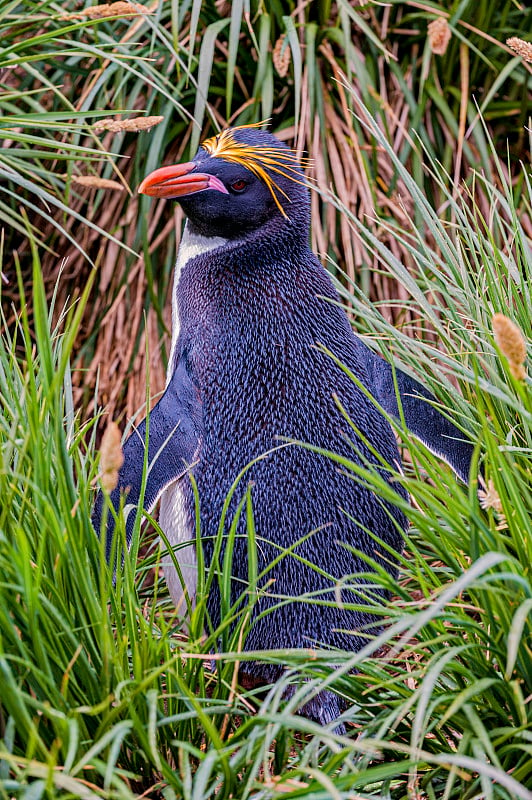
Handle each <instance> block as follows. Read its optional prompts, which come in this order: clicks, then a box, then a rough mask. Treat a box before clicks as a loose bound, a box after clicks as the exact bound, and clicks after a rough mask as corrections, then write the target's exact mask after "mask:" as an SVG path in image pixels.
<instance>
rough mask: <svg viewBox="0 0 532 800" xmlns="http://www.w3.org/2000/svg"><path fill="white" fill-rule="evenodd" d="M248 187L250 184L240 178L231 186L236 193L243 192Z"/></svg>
mask: <svg viewBox="0 0 532 800" xmlns="http://www.w3.org/2000/svg"><path fill="white" fill-rule="evenodd" d="M247 185H248V182H247V181H245V180H243V178H240V179H239V180H237V181H233V183H232V184H231V189H232V190H233V191H234V192H243V191H244V189H245V188H246V186H247Z"/></svg>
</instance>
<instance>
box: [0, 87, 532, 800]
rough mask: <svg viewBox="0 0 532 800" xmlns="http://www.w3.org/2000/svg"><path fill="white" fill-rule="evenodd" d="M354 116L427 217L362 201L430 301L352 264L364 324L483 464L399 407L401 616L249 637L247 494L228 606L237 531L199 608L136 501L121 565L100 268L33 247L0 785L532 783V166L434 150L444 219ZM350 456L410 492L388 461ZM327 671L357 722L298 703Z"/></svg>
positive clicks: (337, 788) (10, 372)
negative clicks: (486, 204)
mask: <svg viewBox="0 0 532 800" xmlns="http://www.w3.org/2000/svg"><path fill="white" fill-rule="evenodd" d="M346 91H347V89H346ZM355 101H356V98H355V99H354V100H353V102H355ZM357 124H359V125H360V126H361V127H363V128H364V130H365V132H366V134H365V135H367V136H368V137H371V138H372V139H373V140H374V143H375V146H377V147H379V148H381V149H382V151H383V153H385V154H386V157H387V158H388V160H389V167H390V169H392V170H393V171H395V172H396V173H397V175H398V176H399V178H400V179H401V180H402V181H403V184H404V186H405V191H407V192H408V195H409V202H411V203H412V204H414V205H416V206H417V207H418V208H419V209H420V211H421V213H422V216H423V218H424V220H425V225H424V227H423V228H420V227H419V226H418V225H417V224H416V222H415V219H414V218H412V219H410V220H408V218H406V221H405V222H404V223H403V225H402V226H401V227H400V226H399V225H397V224H395V223H392V222H390V220H389V219H387V218H384V219H383V218H378V217H376V218H375V219H374V220H373V224H372V226H366V225H364V224H363V222H361V221H360V220H359V219H358V218H357V217H356V216H354V215H352V214H350V213H349V211H347V210H345V209H343V211H342V213H343V214H344V215H345V219H346V221H347V223H348V224H349V225H350V226H351V228H350V229H351V233H352V236H353V237H359V242H363V243H364V246H365V247H366V248H367V249H368V252H369V253H370V256H368V259H369V258H371V259H372V260H374V261H375V263H377V264H378V266H379V270H380V271H381V272H382V273H385V274H386V275H391V276H392V277H393V279H394V281H396V282H397V285H399V286H400V287H401V295H400V299H399V300H397V309H396V310H397V312H398V317H397V318H398V319H399V320H401V314H402V313H403V312H404V311H408V312H409V317H408V319H412V318H413V319H415V320H416V330H417V336H416V337H415V338H410V337H408V336H407V335H406V334H405V332H404V331H403V330H402V328H401V325H398V326H394V325H392V324H391V323H390V322H388V321H386V319H385V318H384V317H383V316H382V315H381V314H380V313H379V309H378V307H377V306H375V305H374V304H371V303H370V302H369V301H368V299H367V297H366V296H365V295H364V294H363V293H362V292H361V291H360V289H359V288H357V286H356V285H355V284H353V285H351V286H350V287H349V289H347V288H346V284H345V283H341V284H340V285H339V288H340V290H341V292H342V300H343V301H344V302H345V303H346V306H347V308H348V311H349V312H350V313H351V314H352V318H353V323H354V325H355V328H356V329H357V331H358V332H359V333H360V334H361V335H363V336H364V337H365V339H366V341H367V342H368V344H370V345H371V346H372V347H374V348H375V349H377V350H379V351H380V352H381V353H384V354H385V355H386V356H387V357H389V358H390V357H393V359H394V360H395V362H396V363H398V364H401V365H402V366H403V368H405V369H407V370H409V371H411V372H412V373H413V374H415V375H416V376H417V377H418V378H420V379H421V380H422V381H423V382H424V383H425V384H426V385H427V387H428V388H429V389H431V390H432V392H433V393H434V394H435V396H436V397H437V401H438V403H439V405H440V408H441V410H442V411H443V413H447V414H449V415H450V416H451V417H452V419H453V420H454V421H455V423H456V424H457V425H458V426H459V428H460V429H462V430H463V432H464V436H467V437H469V438H471V440H472V441H473V442H474V443H475V445H476V455H475V458H474V464H473V468H472V474H471V478H470V484H469V486H463V485H460V484H459V483H457V480H456V478H455V477H454V475H453V474H452V473H451V471H450V469H448V468H447V467H446V466H445V465H444V464H442V462H441V461H440V460H439V459H437V458H436V457H435V456H434V455H433V454H432V453H430V452H429V451H428V450H427V449H426V448H425V447H424V446H423V445H422V444H420V443H416V442H415V441H413V440H412V439H411V437H410V436H409V435H408V432H407V431H406V430H404V429H403V428H402V426H401V425H400V424H396V425H395V427H396V430H397V434H398V436H399V438H400V440H401V442H402V443H403V445H404V446H405V447H408V450H409V451H410V454H411V460H407V461H405V467H404V473H402V474H398V475H397V480H398V481H401V482H402V483H403V484H404V486H405V487H406V488H407V489H408V492H409V494H410V501H411V502H410V503H406V502H405V503H404V508H405V512H406V513H407V514H408V517H409V519H410V521H411V528H410V531H409V533H408V536H407V541H406V547H405V553H404V556H403V557H402V558H401V563H400V574H399V578H398V580H397V581H391V580H390V579H389V578H388V577H387V576H386V575H376V577H375V580H376V581H377V582H379V583H381V584H383V585H385V586H386V587H387V588H389V589H390V590H391V593H392V597H391V600H390V602H389V603H388V605H387V606H386V607H384V606H382V605H381V606H380V607H378V608H376V609H375V611H376V613H378V614H379V615H380V616H381V618H382V620H383V626H384V627H383V631H382V633H381V634H379V636H378V637H377V639H376V640H375V641H369V642H368V644H367V646H366V647H365V648H364V650H363V651H361V652H359V653H334V654H331V653H327V652H323V651H319V650H318V651H315V652H313V653H307V652H302V651H298V652H290V651H283V652H273V653H253V654H250V653H243V652H242V646H243V643H244V642H245V636H246V631H247V629H248V626H249V619H250V612H251V609H252V607H253V604H254V602H255V601H256V598H257V596H258V595H259V594H260V591H263V590H264V589H263V588H261V585H260V580H258V578H259V576H257V574H256V571H254V569H255V568H254V564H255V563H256V560H255V558H254V548H255V546H257V547H258V546H260V544H257V545H256V544H255V537H256V536H258V535H260V531H259V532H255V531H254V527H253V514H252V506H251V500H250V495H249V493H248V494H246V493H245V492H243V494H242V497H243V499H242V502H241V504H240V508H239V513H242V514H246V516H247V519H248V536H249V542H250V547H249V556H250V585H249V587H247V588H246V587H244V588H243V596H242V602H241V603H240V605H239V606H238V607H235V606H234V607H230V605H229V603H228V601H227V603H226V604H225V606H224V608H225V614H224V618H223V619H222V621H221V625H220V628H219V629H216V630H213V629H212V626H210V625H209V620H208V618H207V616H206V612H205V602H204V601H205V593H206V592H207V591H208V588H209V583H212V581H215V580H217V581H220V588H221V591H222V599H223V597H225V598H228V597H229V594H228V572H229V571H230V559H231V548H230V539H229V546H228V547H227V548H226V560H225V562H224V563H223V564H220V565H216V564H214V565H212V564H206V565H205V569H204V570H202V571H201V575H200V594H199V599H198V604H197V608H196V610H195V611H194V612H193V614H192V617H191V622H190V625H189V627H188V629H186V628H183V626H182V624H181V620H180V619H179V618H178V617H177V616H176V614H175V613H174V611H173V610H172V608H171V605H170V603H169V601H168V597H167V594H166V591H165V587H164V583H163V582H162V581H159V578H158V561H159V557H158V554H157V552H156V551H153V550H148V551H146V548H145V546H144V543H143V542H140V543H141V544H142V547H141V548H140V549H139V532H140V517H139V519H138V520H137V524H136V529H135V536H134V541H133V546H132V548H131V551H130V552H127V551H125V552H122V550H123V549H124V548H122V546H121V545H122V542H123V539H124V529H123V524H122V523H121V522H120V520H119V522H118V525H117V546H118V550H119V552H118V554H117V561H116V563H117V564H118V565H119V567H118V568H117V570H116V579H115V580H114V581H113V571H112V570H110V569H108V568H107V566H106V564H105V557H104V552H103V545H102V543H101V542H100V541H99V540H98V537H97V536H96V534H95V533H94V531H93V530H92V527H91V524H90V509H91V505H92V502H93V498H94V492H95V488H96V486H97V485H98V480H99V479H98V477H97V476H98V470H99V467H98V459H97V456H96V454H95V435H94V428H95V423H96V421H95V420H94V419H93V420H90V421H89V422H87V423H82V421H81V418H80V417H79V416H78V415H77V413H76V412H75V405H74V402H73V398H72V385H71V372H70V357H71V353H72V347H73V344H74V341H75V338H76V336H77V335H78V330H79V325H80V324H81V321H82V319H83V317H84V313H85V306H86V303H87V302H88V297H89V296H90V291H91V287H90V286H89V287H87V289H86V290H85V292H84V293H83V294H81V295H80V296H79V297H77V296H73V297H71V298H70V299H69V300H68V302H67V303H66V305H65V306H64V307H61V308H59V307H55V308H51V307H49V306H47V303H46V291H45V287H44V285H43V281H42V276H41V264H40V261H39V248H38V246H37V245H36V244H35V243H34V242H32V282H31V285H32V289H31V291H28V290H27V288H26V286H25V283H24V281H23V279H22V277H21V273H20V270H19V271H18V275H19V291H20V297H21V298H22V302H21V304H20V306H18V307H15V308H12V309H11V310H10V312H9V313H11V314H12V315H14V316H15V317H16V326H15V329H14V334H13V335H11V334H10V333H9V331H8V328H7V326H5V324H4V332H3V338H2V340H1V345H0V381H1V382H0V401H1V403H2V414H1V415H0V452H1V454H2V467H1V470H0V481H1V493H2V507H1V510H0V671H1V685H2V691H1V692H0V792H1V793H2V796H3V797H50V798H51V797H54V798H56V797H65V798H66V797H72V796H80V797H113V798H114V797H117V798H118V797H120V798H130V797H135V796H139V795H144V796H148V797H161V796H163V797H166V798H173V797H175V798H181V797H183V798H187V799H188V798H191V799H192V798H194V799H195V798H210V797H217V798H218V797H227V798H229V797H233V798H243V799H244V798H246V799H247V798H261V800H262V798H265V799H269V798H275V797H280V796H281V795H282V796H286V795H288V796H293V797H294V798H295V797H298V798H308V799H310V798H313V799H314V798H323V800H325V799H326V798H327V799H328V798H331V797H334V798H336V797H338V798H346V800H347V798H353V797H364V798H366V797H367V798H370V797H375V798H393V800H401V799H402V798H413V797H419V798H422V797H427V798H437V799H438V800H440V799H441V800H448V799H450V800H468V799H471V800H473V798H479V797H482V798H487V799H488V800H491V798H497V800H498V799H499V798H500V799H501V800H514V799H517V800H530V798H532V768H531V763H532V758H531V754H532V703H531V697H532V624H531V620H532V581H531V574H530V570H531V564H532V552H531V551H532V536H531V534H532V497H531V493H532V490H531V483H532V481H531V475H532V399H531V390H532V382H531V377H530V376H531V373H530V363H529V362H530V339H531V338H532V337H531V326H530V316H529V309H530V285H531V282H530V279H531V277H532V276H531V264H532V259H531V241H530V237H529V236H528V234H527V232H526V230H525V229H524V227H523V224H522V221H521V213H520V210H521V209H524V210H525V212H528V213H530V207H531V197H532V192H531V183H530V174H529V168H528V167H527V166H523V167H522V168H521V170H520V172H519V174H518V176H517V177H518V180H517V182H516V185H515V186H514V185H512V183H511V182H510V181H509V180H507V176H506V173H505V171H504V170H503V169H502V168H501V171H500V173H499V174H498V175H495V176H494V177H490V176H488V175H486V174H482V173H476V174H475V176H474V177H473V178H472V180H471V181H469V183H468V185H467V186H466V185H464V184H459V185H457V184H455V183H454V181H453V179H452V177H451V176H449V175H448V174H447V173H446V171H445V169H444V167H443V166H442V165H441V164H438V163H437V162H435V161H434V160H432V159H431V158H429V157H428V156H425V164H426V169H427V170H429V171H430V173H431V176H432V179H433V180H434V182H435V183H438V185H439V187H440V191H441V192H442V195H443V196H444V197H445V199H446V203H447V204H448V207H449V211H450V216H449V217H446V215H445V218H444V215H440V214H438V213H437V211H435V210H434V209H433V208H432V206H431V205H430V203H429V202H428V201H427V198H426V196H425V193H424V191H423V190H422V189H421V188H420V187H419V185H418V183H417V181H416V179H415V177H413V176H412V175H411V173H410V172H409V171H408V169H407V168H405V167H404V166H403V164H402V162H401V159H400V157H398V156H397V155H396V154H395V152H394V150H393V148H392V147H391V146H390V145H389V144H388V142H387V139H386V137H385V136H384V135H383V134H382V133H381V128H380V125H379V120H377V121H375V120H374V119H373V118H372V116H371V115H369V114H368V113H367V112H366V111H365V110H364V108H363V107H361V106H360V105H357ZM418 146H419V147H420V148H422V145H421V144H418ZM420 157H421V155H420ZM479 185H480V186H481V189H482V195H483V197H486V196H488V197H489V198H490V208H489V214H488V215H487V216H486V215H484V213H483V212H482V207H481V206H479V204H478V203H477V193H476V189H477V187H478V186H479ZM516 194H518V195H519V196H518V197H517V196H516ZM329 202H334V200H333V198H329ZM381 228H382V229H386V232H387V235H388V236H389V237H393V238H394V239H395V240H397V241H398V242H399V243H400V244H401V247H402V248H403V249H405V250H406V251H408V253H409V255H410V259H411V265H412V266H411V267H410V269H408V270H407V269H406V268H405V267H404V266H403V264H402V262H401V261H400V260H399V259H398V258H397V257H396V255H395V253H394V251H393V249H391V248H390V247H388V246H387V244H386V243H385V242H384V241H383V239H382V238H381V237H380V236H379V235H376V234H375V232H374V231H375V230H377V231H379V230H380V229H381ZM30 241H32V239H31V236H30ZM16 266H17V265H16V263H15V267H16ZM15 271H16V270H15ZM56 320H57V322H56ZM9 330H13V326H10V328H9ZM330 457H331V458H334V454H331V456H330ZM339 467H340V468H341V469H344V470H348V471H350V473H351V474H352V476H353V481H354V482H356V481H363V482H365V483H367V484H369V485H370V486H371V487H372V488H373V490H374V491H375V492H377V493H378V494H380V495H383V496H385V493H386V492H387V491H389V489H388V488H387V486H386V485H385V484H383V482H382V481H381V480H379V478H378V477H377V476H376V475H375V473H372V472H370V471H367V470H362V469H360V468H357V467H355V465H353V464H349V463H348V462H345V461H343V462H342V463H339ZM394 499H395V500H397V498H396V497H395V496H394ZM235 530H236V528H235V526H234V525H233V526H232V527H231V528H230V532H229V534H228V535H229V537H231V536H232V535H234V531H235ZM139 553H140V554H139ZM224 592H225V595H224ZM281 602H282V599H281ZM301 602H307V603H311V602H312V598H311V597H308V598H305V597H303V598H301ZM316 613H319V609H317V612H316ZM243 658H254V659H264V660H267V661H270V662H271V661H275V662H277V663H283V664H285V665H286V666H287V670H286V673H285V675H284V676H283V678H282V679H281V680H280V681H279V682H278V684H276V685H273V686H271V687H267V688H266V689H264V691H263V692H261V693H259V692H258V691H257V690H250V689H243V688H242V687H240V686H239V685H238V681H237V668H238V663H239V662H240V661H241V660H242V659H243ZM333 667H334V668H333ZM302 679H305V682H304V683H301V680H302ZM289 687H290V688H291V691H290V692H288V694H289V695H290V699H288V700H287V699H283V694H286V693H285V690H286V689H287V688H289ZM323 688H328V689H330V690H331V691H335V692H337V693H338V694H340V695H341V696H342V697H343V698H344V699H345V700H346V701H347V710H346V711H345V713H344V714H343V715H342V719H341V721H342V722H343V723H344V725H345V730H346V732H345V735H344V734H341V733H340V732H339V729H337V728H336V727H335V725H331V726H329V727H328V728H320V727H319V726H317V725H316V724H314V723H312V722H310V721H308V720H305V719H304V718H302V717H300V716H297V715H296V712H297V710H298V708H300V707H301V706H302V705H304V703H305V702H306V701H307V700H308V697H309V693H312V692H317V691H319V690H321V689H323Z"/></svg>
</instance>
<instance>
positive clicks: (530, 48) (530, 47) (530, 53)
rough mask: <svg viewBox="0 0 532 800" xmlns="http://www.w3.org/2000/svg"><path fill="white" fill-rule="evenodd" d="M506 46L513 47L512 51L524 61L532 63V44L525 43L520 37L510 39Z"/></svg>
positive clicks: (507, 40)
mask: <svg viewBox="0 0 532 800" xmlns="http://www.w3.org/2000/svg"><path fill="white" fill-rule="evenodd" d="M506 44H507V45H508V47H511V48H512V50H515V52H516V53H517V55H518V56H521V58H522V59H523V61H529V62H530V63H532V42H525V41H523V39H520V38H519V37H518V36H511V37H510V38H509V39H506Z"/></svg>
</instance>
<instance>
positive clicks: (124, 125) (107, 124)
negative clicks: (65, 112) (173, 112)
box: [92, 117, 164, 133]
mask: <svg viewBox="0 0 532 800" xmlns="http://www.w3.org/2000/svg"><path fill="white" fill-rule="evenodd" d="M163 119H164V117H134V118H133V119H99V120H98V121H97V122H95V123H94V125H93V126H92V129H93V131H95V132H96V133H100V132H101V131H112V132H113V133H121V132H122V131H126V132H127V133H137V132H138V131H149V130H150V128H153V126H154V125H158V124H159V122H162V121H163Z"/></svg>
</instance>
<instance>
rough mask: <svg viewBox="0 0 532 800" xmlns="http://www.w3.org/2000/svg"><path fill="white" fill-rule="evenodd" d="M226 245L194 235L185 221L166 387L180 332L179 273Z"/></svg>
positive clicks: (176, 275) (223, 241)
mask: <svg viewBox="0 0 532 800" xmlns="http://www.w3.org/2000/svg"><path fill="white" fill-rule="evenodd" d="M227 244H228V240H227V239H224V238H223V237H221V236H202V235H201V234H200V233H196V232H195V231H194V230H191V226H190V223H189V222H188V220H187V222H186V224H185V228H184V230H183V236H182V237H181V242H180V245H179V250H178V252H177V260H176V264H175V268H174V285H173V289H172V344H171V347H170V356H169V358H168V369H167V373H166V385H168V383H169V381H170V379H171V377H172V374H173V371H174V360H175V351H176V346H177V340H178V337H179V330H180V320H179V307H178V302H177V287H178V284H179V278H180V277H181V272H182V271H183V268H184V267H185V266H186V265H187V264H188V262H189V261H190V260H191V259H193V258H196V257H197V256H203V255H205V254H207V253H210V252H211V251H212V250H217V249H218V248H220V247H225V246H226V245H227Z"/></svg>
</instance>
